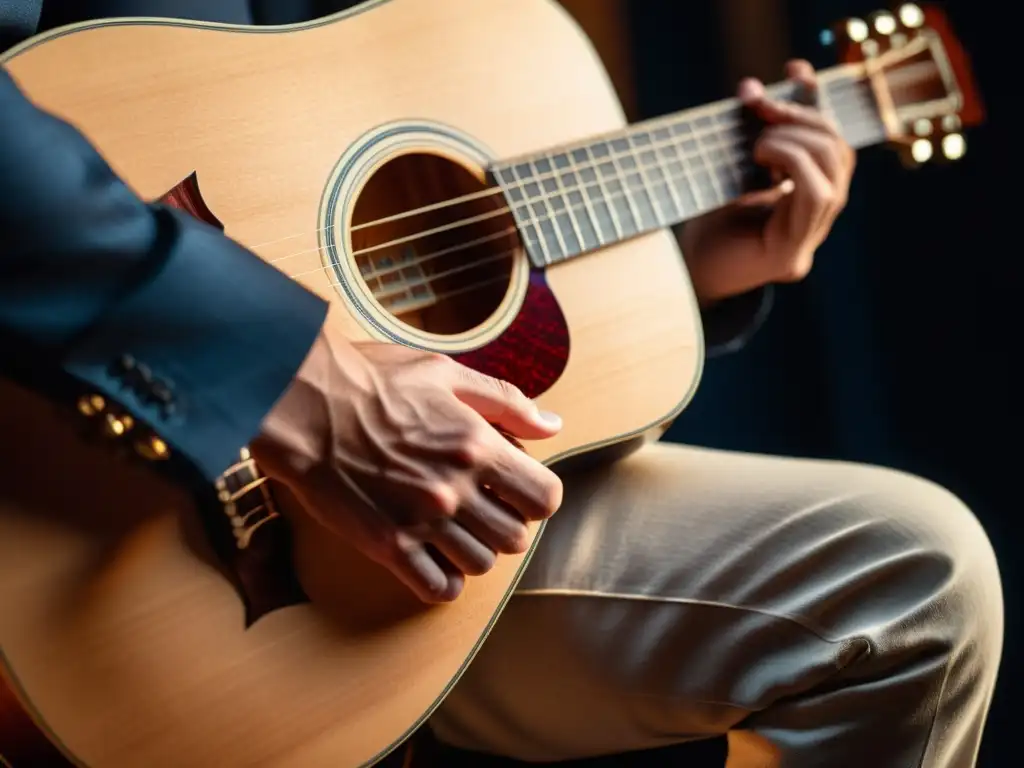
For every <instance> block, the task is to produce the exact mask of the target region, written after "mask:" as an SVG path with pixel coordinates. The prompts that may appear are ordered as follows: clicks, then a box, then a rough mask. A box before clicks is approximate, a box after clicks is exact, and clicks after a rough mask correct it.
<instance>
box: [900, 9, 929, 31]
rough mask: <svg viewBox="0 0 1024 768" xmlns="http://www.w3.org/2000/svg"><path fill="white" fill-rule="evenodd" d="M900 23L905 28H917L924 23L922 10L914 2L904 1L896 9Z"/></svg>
mask: <svg viewBox="0 0 1024 768" xmlns="http://www.w3.org/2000/svg"><path fill="white" fill-rule="evenodd" d="M897 13H898V15H899V17H900V23H902V24H903V26H904V27H906V28H907V29H917V28H918V27H920V26H923V25H924V11H922V10H921V8H920V6H918V5H915V4H914V3H904V4H903V5H901V6H900V9H899V11H897Z"/></svg>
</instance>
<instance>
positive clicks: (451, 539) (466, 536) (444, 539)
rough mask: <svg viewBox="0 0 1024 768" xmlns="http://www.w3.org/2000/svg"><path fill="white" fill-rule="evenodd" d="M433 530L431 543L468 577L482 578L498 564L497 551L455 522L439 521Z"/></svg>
mask: <svg viewBox="0 0 1024 768" xmlns="http://www.w3.org/2000/svg"><path fill="white" fill-rule="evenodd" d="M431 528H432V530H431V533H430V543H431V544H433V545H434V546H435V547H437V549H438V551H440V553H441V554H442V555H444V556H445V557H446V558H448V560H449V562H451V564H452V565H454V566H455V567H456V568H457V569H458V570H459V571H460V572H462V573H464V574H466V575H467V576H482V575H483V574H485V573H487V572H488V571H489V570H491V568H493V567H494V564H495V562H497V559H498V555H497V554H496V553H495V551H494V550H493V549H491V548H490V547H488V546H487V545H486V544H484V543H483V542H481V541H480V539H478V538H477V537H476V536H474V535H473V534H472V533H470V532H469V531H468V530H467V529H466V528H465V527H463V526H462V525H460V524H459V523H458V522H456V521H455V520H438V521H436V522H435V523H434V524H433V525H432V526H431Z"/></svg>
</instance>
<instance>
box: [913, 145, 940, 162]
mask: <svg viewBox="0 0 1024 768" xmlns="http://www.w3.org/2000/svg"><path fill="white" fill-rule="evenodd" d="M934 154H935V147H934V145H933V144H932V143H931V141H930V140H928V139H915V140H914V141H913V143H911V145H910V158H911V159H912V160H913V161H914V162H915V163H917V164H918V165H922V164H924V163H927V162H928V161H929V160H931V159H932V155H934Z"/></svg>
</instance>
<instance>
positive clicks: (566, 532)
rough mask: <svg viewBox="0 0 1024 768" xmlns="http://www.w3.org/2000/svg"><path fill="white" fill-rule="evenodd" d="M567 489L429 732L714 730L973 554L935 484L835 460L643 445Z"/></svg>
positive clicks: (596, 737) (592, 749) (646, 743)
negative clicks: (954, 561)
mask: <svg viewBox="0 0 1024 768" xmlns="http://www.w3.org/2000/svg"><path fill="white" fill-rule="evenodd" d="M565 490H566V493H565V502H564V504H563V507H562V509H561V510H560V511H559V512H558V514H557V515H556V516H555V517H554V518H553V519H552V520H551V521H550V522H549V524H548V527H547V530H546V531H545V533H544V535H543V537H542V539H541V542H540V544H539V547H538V551H537V552H536V554H535V556H534V558H533V560H532V562H531V564H530V566H529V568H528V570H527V573H526V574H525V576H524V579H523V581H522V583H521V584H520V587H519V589H518V591H517V594H516V596H515V597H514V598H513V600H512V601H511V602H510V604H509V606H508V608H507V609H506V612H505V614H504V615H503V616H502V617H501V619H500V620H499V622H498V624H497V626H496V628H495V630H494V631H493V632H492V634H491V636H490V637H489V638H488V640H487V641H486V642H485V644H484V646H483V648H482V650H481V652H480V654H479V655H478V656H477V658H476V659H475V660H474V662H473V663H472V664H471V666H470V668H469V670H468V672H467V674H466V675H465V676H464V677H463V679H462V680H461V681H460V682H459V684H458V685H457V686H456V688H455V690H454V691H453V693H452V694H451V696H450V697H449V698H448V699H447V700H446V702H445V704H444V705H443V706H442V708H441V710H440V711H439V712H438V713H437V715H436V716H435V718H434V720H433V727H434V729H435V731H436V732H437V734H438V736H439V737H440V738H441V739H442V740H444V741H447V742H450V743H454V744H456V745H459V746H463V747H466V748H472V749H478V750H482V751H492V752H498V753H501V754H506V755H509V756H513V757H519V758H521V759H537V760H552V759H563V758H571V757H578V756H584V755H590V754H599V753H603V752H617V751H625V750H630V749H643V748H648V747H653V746H659V745H662V744H665V743H671V742H678V741H681V740H686V739H690V738H698V737H702V736H707V735H711V734H718V733H723V732H725V731H727V730H729V729H730V728H731V727H733V726H734V725H736V724H737V723H739V722H740V721H741V720H743V719H744V718H745V717H747V716H748V715H750V714H751V713H752V712H756V711H759V710H762V709H764V708H766V707H767V706H769V705H770V704H771V703H772V702H773V701H774V700H776V699H777V698H779V697H781V696H785V695H786V694H787V693H789V692H793V691H795V690H796V689H797V688H800V689H804V690H806V689H809V688H813V687H814V686H816V685H821V684H823V683H825V682H827V681H828V680H829V678H830V677H831V676H833V675H835V674H836V673H837V671H838V670H840V669H842V668H843V666H844V665H845V664H846V663H848V662H849V661H850V659H852V658H855V657H857V656H858V655H860V654H861V653H863V652H864V651H865V649H866V648H867V647H868V645H869V644H870V643H871V641H872V632H873V631H874V629H873V628H876V627H879V626H883V625H886V623H887V622H890V619H891V617H892V616H899V617H901V619H900V620H904V621H912V620H913V616H914V611H915V610H918V608H917V607H920V610H922V611H925V610H928V608H927V606H930V605H931V604H932V599H933V598H934V596H935V595H936V594H937V593H939V592H941V590H942V589H943V588H944V587H943V584H944V583H945V582H946V581H948V579H949V574H950V568H951V567H952V566H951V565H950V562H951V560H950V553H954V554H957V553H960V552H963V553H964V557H968V556H970V552H972V551H974V550H975V549H977V548H979V547H980V548H981V549H983V550H985V551H986V552H987V551H988V549H987V540H986V539H985V537H984V535H983V534H982V533H981V531H980V528H979V527H978V525H977V523H976V522H975V521H974V519H973V517H972V516H971V515H970V513H969V512H968V511H967V510H966V509H965V508H964V507H963V505H962V504H960V502H959V501H958V500H956V499H955V497H953V496H952V495H951V494H949V493H948V492H946V491H944V490H943V489H941V488H939V487H938V486H936V485H934V484H932V483H929V482H926V481H923V480H920V479H918V478H913V477H910V476H908V475H905V474H903V473H899V472H895V471H890V470H883V469H878V468H873V467H866V466H859V465H852V464H846V463H839V462H824V461H807V460H797V459H788V458H776V457H766V456H757V455H747V454H735V453H728V452H721V451H712V450H705V449H698V448H690V447H683V446H675V445H666V444H655V445H652V446H648V447H646V448H644V449H643V450H641V451H640V452H638V453H637V454H634V455H633V456H631V457H629V458H628V459H626V460H624V461H622V462H619V463H618V464H615V465H612V466H609V467H605V468H600V469H596V470H593V471H590V472H587V473H586V474H580V475H577V476H573V477H569V478H567V479H566V489H565ZM911 561H912V562H913V563H914V564H916V565H913V566H912V567H911V566H910V563H911ZM901 574H904V575H901ZM882 579H886V580H887V581H886V587H885V589H884V590H877V589H875V588H873V587H872V585H877V584H879V583H881V580H882ZM867 597H869V598H870V599H865V598H867Z"/></svg>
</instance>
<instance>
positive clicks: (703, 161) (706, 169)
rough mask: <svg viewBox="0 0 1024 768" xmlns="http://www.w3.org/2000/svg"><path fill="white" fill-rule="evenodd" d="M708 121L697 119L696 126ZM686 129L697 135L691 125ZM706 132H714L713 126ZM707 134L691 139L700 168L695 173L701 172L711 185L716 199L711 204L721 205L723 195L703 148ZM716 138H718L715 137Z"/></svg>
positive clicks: (723, 201)
mask: <svg viewBox="0 0 1024 768" xmlns="http://www.w3.org/2000/svg"><path fill="white" fill-rule="evenodd" d="M708 119H709V118H707V117H700V118H698V119H697V125H698V126H699V125H700V122H701V121H702V120H708ZM687 127H688V129H689V130H690V131H691V133H693V134H697V133H698V132H697V131H696V130H693V127H692V125H691V126H687ZM708 130H709V131H715V129H714V127H713V126H712V128H710V129H708ZM707 132H708V131H702V132H700V134H698V135H696V136H695V138H694V139H693V141H694V143H695V144H696V145H697V157H696V158H695V160H696V161H697V162H699V163H700V167H699V168H698V169H697V172H698V173H700V172H703V173H704V174H705V175H706V176H707V177H708V182H709V183H710V185H711V191H712V192H713V193H714V195H715V198H716V199H715V200H713V201H712V203H717V204H718V205H722V204H724V203H725V193H724V192H723V191H722V188H721V187H720V186H719V184H718V178H717V174H716V173H715V172H714V171H713V170H712V166H711V159H710V158H709V157H708V156H707V148H706V147H705V146H704V139H705V138H706V136H705V134H706V133H707ZM716 138H718V137H717V136H716ZM698 178H699V177H698Z"/></svg>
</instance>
